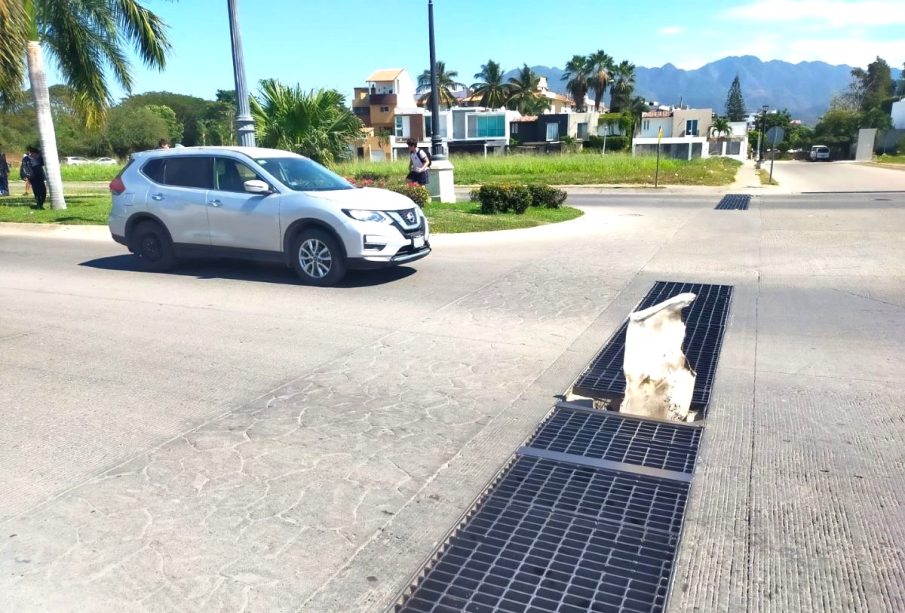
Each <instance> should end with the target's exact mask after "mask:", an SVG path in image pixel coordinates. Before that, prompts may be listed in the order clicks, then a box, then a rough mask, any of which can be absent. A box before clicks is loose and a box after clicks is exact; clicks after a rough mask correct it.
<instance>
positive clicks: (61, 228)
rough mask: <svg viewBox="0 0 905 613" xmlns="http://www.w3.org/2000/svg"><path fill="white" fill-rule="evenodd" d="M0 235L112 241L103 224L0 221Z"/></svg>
mask: <svg viewBox="0 0 905 613" xmlns="http://www.w3.org/2000/svg"><path fill="white" fill-rule="evenodd" d="M0 236H29V237H37V238H72V239H76V240H96V241H112V239H111V238H110V229H109V228H108V227H107V224H103V225H78V226H76V225H64V224H54V223H46V224H37V223H18V222H11V221H6V222H0Z"/></svg>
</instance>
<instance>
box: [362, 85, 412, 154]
mask: <svg viewBox="0 0 905 613" xmlns="http://www.w3.org/2000/svg"><path fill="white" fill-rule="evenodd" d="M365 83H366V85H365V87H356V88H355V90H354V93H353V96H352V112H353V113H355V115H356V116H357V117H358V118H359V119H361V121H362V123H364V125H365V126H366V130H365V136H364V137H363V138H361V139H358V141H357V142H356V143H355V144H354V148H355V153H356V155H357V156H358V157H359V158H364V159H370V160H375V161H376V160H384V159H390V157H391V156H392V143H393V141H395V140H401V141H404V140H405V139H407V138H414V139H417V140H419V141H421V140H423V139H424V110H423V109H421V108H419V107H418V105H417V103H416V101H415V90H416V88H415V82H414V80H413V79H412V77H411V75H410V74H409V73H408V71H406V70H405V69H404V68H382V69H380V70H375V71H374V72H373V73H371V74H370V75H369V76H368V78H367V79H366V80H365Z"/></svg>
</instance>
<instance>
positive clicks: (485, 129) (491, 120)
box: [467, 115, 506, 138]
mask: <svg viewBox="0 0 905 613" xmlns="http://www.w3.org/2000/svg"><path fill="white" fill-rule="evenodd" d="M467 136H468V138H503V137H505V136H506V118H505V117H504V116H503V115H471V116H469V117H468V135H467Z"/></svg>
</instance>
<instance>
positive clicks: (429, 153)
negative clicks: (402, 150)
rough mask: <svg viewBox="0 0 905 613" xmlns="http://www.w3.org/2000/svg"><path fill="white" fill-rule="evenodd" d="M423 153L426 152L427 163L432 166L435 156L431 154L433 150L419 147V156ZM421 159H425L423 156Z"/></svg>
mask: <svg viewBox="0 0 905 613" xmlns="http://www.w3.org/2000/svg"><path fill="white" fill-rule="evenodd" d="M421 153H424V155H425V157H427V165H428V167H430V165H431V164H432V163H433V161H434V158H433V157H432V156H431V152H430V151H428V150H427V149H418V157H421ZM421 159H424V158H421Z"/></svg>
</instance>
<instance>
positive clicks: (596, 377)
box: [572, 281, 732, 411]
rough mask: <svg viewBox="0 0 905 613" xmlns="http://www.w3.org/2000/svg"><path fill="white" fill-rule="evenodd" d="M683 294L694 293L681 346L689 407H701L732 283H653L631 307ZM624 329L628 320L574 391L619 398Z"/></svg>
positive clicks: (709, 384) (710, 379) (703, 407)
mask: <svg viewBox="0 0 905 613" xmlns="http://www.w3.org/2000/svg"><path fill="white" fill-rule="evenodd" d="M685 292H693V293H695V294H697V298H696V299H695V301H694V302H692V303H691V306H690V307H688V310H687V311H686V314H685V328H686V332H685V341H684V342H683V344H682V348H683V350H684V352H685V356H686V357H687V358H688V362H689V363H690V364H691V366H692V368H694V370H695V372H696V373H697V378H696V379H695V384H694V393H693V394H692V398H691V406H692V408H694V409H696V410H701V411H706V408H707V405H708V403H709V402H710V394H711V391H712V387H713V377H714V375H715V373H716V366H717V361H718V359H719V355H720V348H721V347H722V344H723V333H724V331H725V328H726V320H727V317H728V315H729V303H730V302H731V300H732V286H731V285H709V284H703V283H681V282H675V281H657V282H656V283H655V284H654V286H653V287H652V288H651V290H650V291H649V292H648V293H647V295H646V296H645V297H644V298H643V299H642V300H641V302H640V303H639V304H638V307H637V308H636V310H641V309H646V308H648V307H651V306H654V305H655V304H658V303H660V302H662V301H664V300H667V299H668V298H672V297H673V296H677V295H679V294H682V293H685ZM627 327H628V323H627V322H626V323H623V324H622V326H620V328H619V329H618V330H617V331H616V333H615V334H613V336H611V337H610V339H609V340H608V341H607V343H606V344H605V345H604V346H603V348H602V349H601V350H600V352H599V353H598V354H597V355H596V356H595V357H594V359H593V360H591V363H590V364H589V365H588V367H587V369H585V372H584V373H582V375H581V376H580V377H579V378H578V380H577V381H576V382H575V385H574V386H573V388H572V391H573V392H574V393H575V394H578V395H580V396H587V397H588V398H621V397H622V396H623V394H625V375H624V374H623V372H622V364H623V361H624V359H625V332H626V329H627Z"/></svg>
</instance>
